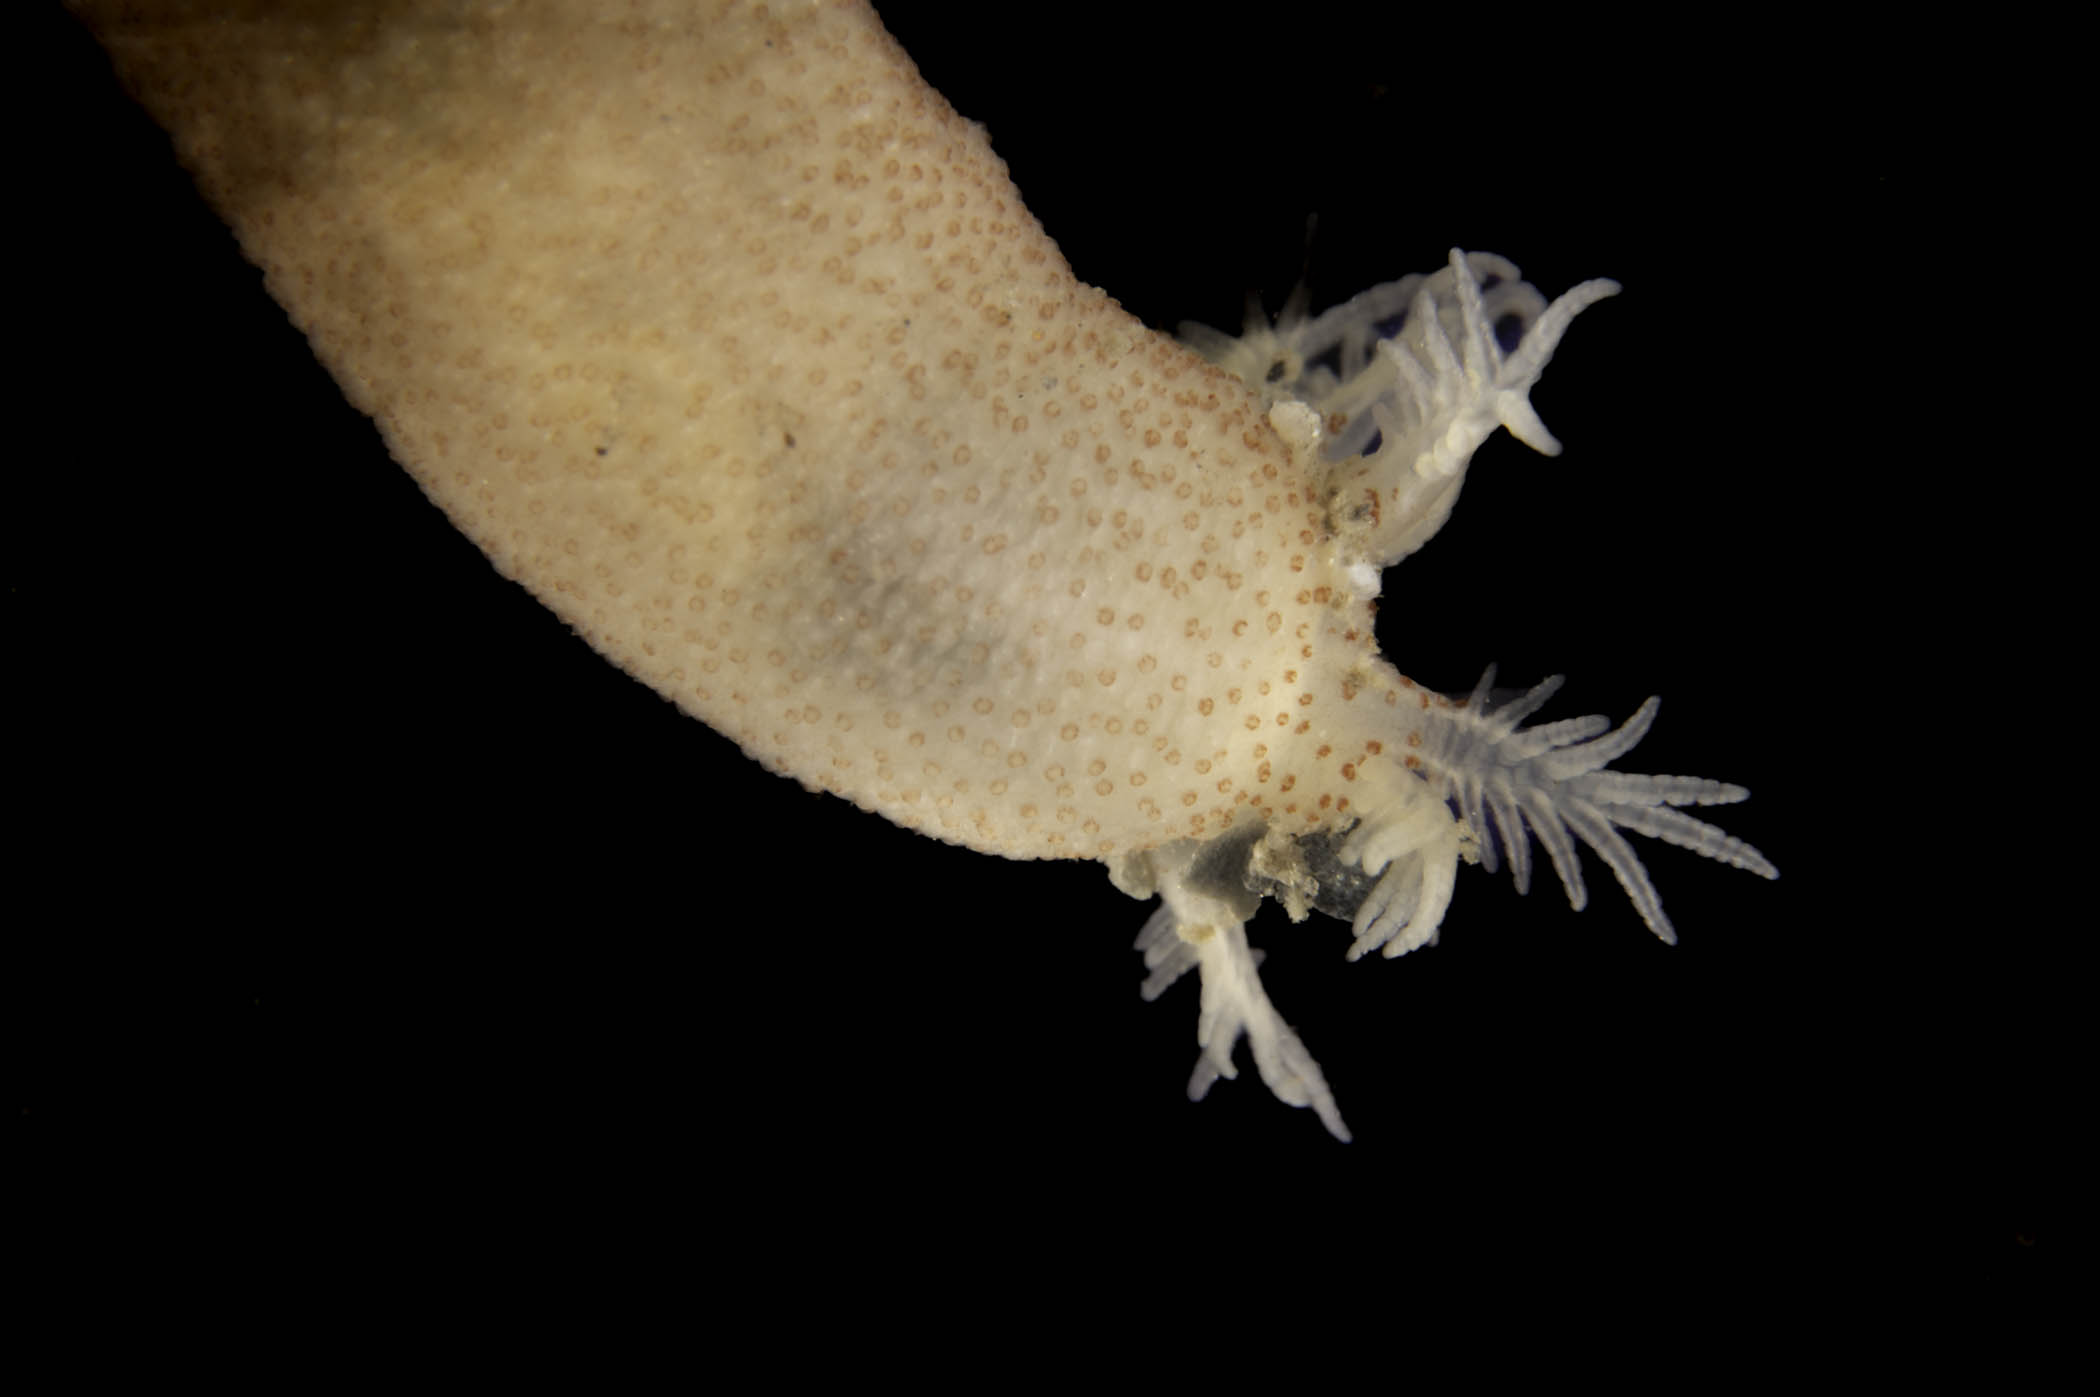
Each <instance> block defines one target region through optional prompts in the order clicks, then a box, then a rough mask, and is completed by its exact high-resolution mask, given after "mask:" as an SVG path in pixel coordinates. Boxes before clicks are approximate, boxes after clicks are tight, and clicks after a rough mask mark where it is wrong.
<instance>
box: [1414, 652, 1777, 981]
mask: <svg viewBox="0 0 2100 1397" xmlns="http://www.w3.org/2000/svg"><path fill="white" fill-rule="evenodd" d="M1494 678H1495V669H1494V666H1492V665H1490V666H1489V667H1488V669H1487V672H1486V673H1485V674H1483V675H1482V676H1481V678H1480V683H1479V684H1478V685H1476V686H1475V687H1474V690H1473V693H1472V695H1471V696H1470V697H1469V698H1468V699H1467V700H1466V701H1465V702H1464V703H1462V704H1455V705H1439V706H1434V707H1432V708H1430V709H1428V710H1426V711H1425V712H1424V713H1423V714H1422V718H1423V723H1422V729H1421V731H1422V739H1423V742H1422V746H1421V747H1420V748H1419V749H1417V751H1416V753H1415V755H1416V756H1417V757H1418V759H1419V761H1420V763H1421V769H1422V771H1423V773H1424V774H1425V775H1427V776H1428V777H1429V778H1430V784H1431V785H1432V786H1433V787H1440V788H1441V790H1442V793H1443V794H1444V795H1445V796H1446V798H1447V799H1449V800H1450V802H1451V803H1452V804H1453V805H1454V806H1455V807H1456V808H1457V810H1458V812H1459V815H1460V816H1461V817H1462V819H1463V820H1464V823H1465V825H1466V827H1467V828H1468V830H1470V831H1471V832H1472V833H1473V834H1474V836H1475V837H1476V838H1477V839H1478V841H1479V856H1480V859H1481V861H1482V862H1483V863H1485V864H1486V865H1487V866H1488V869H1489V870H1490V871H1493V870H1494V868H1495V867H1496V865H1497V863H1498V857H1497V854H1498V846H1499V849H1500V850H1501V851H1503V852H1506V853H1507V854H1508V856H1509V863H1510V873H1511V875H1512V876H1513V877H1514V878H1515V879H1516V883H1517V890H1518V891H1519V892H1527V891H1529V890H1530V885H1531V840H1530V836H1531V834H1536V835H1537V836H1538V839H1539V843H1540V844H1541V845H1543V846H1544V847H1545V850H1546V855H1547V857H1548V858H1549V859H1550V860H1551V861H1552V863H1553V869H1554V872H1556V873H1558V874H1559V875H1560V880H1561V884H1562V886H1563V887H1564V888H1566V889H1567V894H1568V901H1569V903H1570V904H1571V905H1573V906H1574V907H1576V908H1577V909H1580V908H1581V907H1582V906H1583V905H1584V904H1585V903H1586V902H1587V901H1588V890H1587V889H1586V887H1585V886H1584V884H1583V880H1582V868H1581V864H1580V861H1579V859H1578V858H1577V855H1576V849H1575V845H1576V841H1577V840H1580V841H1581V842H1582V843H1584V844H1587V845H1588V846H1589V847H1590V848H1591V850H1593V851H1594V852H1595V853H1596V854H1597V856H1598V857H1599V858H1601V859H1603V860H1604V863H1605V866H1606V867H1608V868H1609V869H1611V871H1612V874H1613V875H1614V876H1615V877H1616V878H1617V879H1618V880H1619V885H1620V886H1621V887H1623V888H1624V889H1625V890H1626V895H1627V896H1628V897H1629V898H1631V899H1632V901H1633V905H1634V909H1635V910H1636V911H1638V912H1639V913H1640V914H1641V920H1643V921H1645V922H1646V923H1647V924H1648V927H1649V929H1650V930H1652V931H1653V932H1654V933H1655V934H1656V935H1657V936H1659V937H1661V938H1662V939H1663V940H1664V941H1667V942H1671V943H1674V942H1675V941H1676V939H1677V933H1676V931H1675V930H1674V929H1673V928H1672V927H1671V925H1670V919H1669V918H1668V917H1667V916H1665V915H1664V914H1663V908H1662V899H1661V897H1660V896H1659V895H1658V894H1657V893H1656V891H1655V885H1654V884H1653V883H1652V882H1651V881H1650V880H1649V878H1648V871H1647V869H1645V868H1644V867H1643V866H1642V865H1641V860H1640V856H1639V855H1638V854H1636V853H1635V852H1634V850H1633V846H1631V845H1630V844H1628V843H1627V842H1626V840H1625V839H1624V838H1623V837H1622V836H1621V835H1620V834H1619V831H1620V830H1631V831H1632V832H1634V833H1636V834H1645V835H1648V836H1651V837H1653V838H1656V839H1661V840H1663V841H1665V842H1667V843H1670V844H1675V845H1677V846H1678V847H1680V848H1684V849H1690V850H1691V851H1692V852H1693V853H1695V854H1702V855H1704V856H1706V857H1707V858H1710V859H1716V860H1719V861H1720V862H1722V863H1726V864H1730V865H1733V866H1734V867H1736V868H1743V869H1748V870H1749V871H1750V872H1752V873H1756V874H1759V875H1761V876H1762V877H1766V878H1777V877H1778V876H1779V870H1778V869H1777V868H1774V867H1773V866H1772V863H1771V861H1770V860H1769V859H1767V858H1766V857H1765V856H1764V855H1763V854H1760V853H1759V852H1758V851H1757V850H1756V849H1754V848H1752V847H1751V846H1750V845H1749V844H1747V843H1745V842H1744V841H1743V840H1741V839H1738V838H1736V837H1735V836H1734V835H1731V834H1729V833H1727V832H1726V831H1724V830H1721V829H1718V828H1716V827H1715V826H1713V825H1710V824H1707V823H1706V822H1705V821H1703V820H1698V819H1694V818H1693V817H1692V816H1690V815H1687V814H1685V813H1683V812H1682V811H1681V810H1679V809H1676V808H1675V807H1678V806H1683V805H1727V804H1732V803H1733V802H1735V801H1739V800H1742V799H1744V798H1746V797H1747V796H1748V795H1749V794H1750V793H1749V792H1748V791H1747V790H1745V789H1743V788H1742V787H1741V786H1735V785H1730V784H1728V783H1727V782H1723V781H1709V780H1706V779H1704V778H1702V777H1695V776H1655V775H1646V774H1642V773H1636V772H1625V771H1613V770H1609V769H1608V768H1609V766H1610V764H1611V763H1612V762H1614V761H1616V760H1618V759H1619V758H1620V757H1622V756H1624V755H1625V754H1626V753H1628V752H1630V751H1632V750H1633V748H1634V746H1635V745H1636V744H1638V743H1639V742H1640V740H1641V738H1642V737H1644V736H1646V735H1647V732H1648V728H1649V726H1650V725H1651V724H1652V723H1653V722H1654V721H1655V714H1656V710H1657V709H1658V707H1659V706H1660V702H1661V701H1660V700H1659V699H1655V698H1651V699H1649V700H1648V701H1647V702H1646V703H1644V704H1642V705H1641V706H1640V708H1639V709H1638V710H1637V711H1636V712H1635V713H1634V715H1633V716H1632V717H1631V718H1628V719H1627V720H1626V721H1625V722H1624V723H1622V724H1621V725H1620V726H1619V727H1618V728H1616V729H1612V728H1611V723H1610V720H1609V719H1607V718H1605V717H1603V716H1601V715H1592V716H1589V717H1585V718H1566V719H1562V720H1560V721H1558V722H1553V723H1545V724H1541V725H1539V726H1537V727H1531V728H1523V727H1520V726H1519V724H1521V723H1522V722H1523V720H1524V719H1525V718H1527V717H1529V716H1530V715H1531V714H1533V713H1535V712H1536V711H1538V709H1539V708H1540V707H1541V706H1542V705H1543V704H1544V703H1545V702H1546V700H1547V699H1548V698H1550V697H1551V696H1552V695H1553V694H1554V692H1555V691H1557V690H1558V689H1559V688H1560V686H1561V683H1562V679H1561V676H1559V675H1555V676H1553V677H1552V678H1550V679H1547V680H1545V681H1544V682H1543V683H1540V684H1538V685H1536V686H1534V687H1533V688H1532V689H1531V690H1530V691H1528V692H1527V693H1525V694H1524V695H1523V696H1522V697H1521V698H1518V699H1516V700H1515V701H1513V702H1510V703H1506V704H1503V705H1502V706H1500V707H1492V708H1491V707H1490V705H1489V693H1490V689H1491V686H1492V685H1493V683H1494ZM1608 729H1609V731H1607V730H1608Z"/></svg>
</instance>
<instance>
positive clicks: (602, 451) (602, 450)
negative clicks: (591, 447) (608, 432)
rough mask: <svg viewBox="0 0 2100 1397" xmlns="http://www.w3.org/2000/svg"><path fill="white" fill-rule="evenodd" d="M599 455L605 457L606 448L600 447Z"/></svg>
mask: <svg viewBox="0 0 2100 1397" xmlns="http://www.w3.org/2000/svg"><path fill="white" fill-rule="evenodd" d="M598 454H599V455H600V456H603V455H604V454H605V448H604V447H602V446H601V447H599V448H598Z"/></svg>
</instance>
